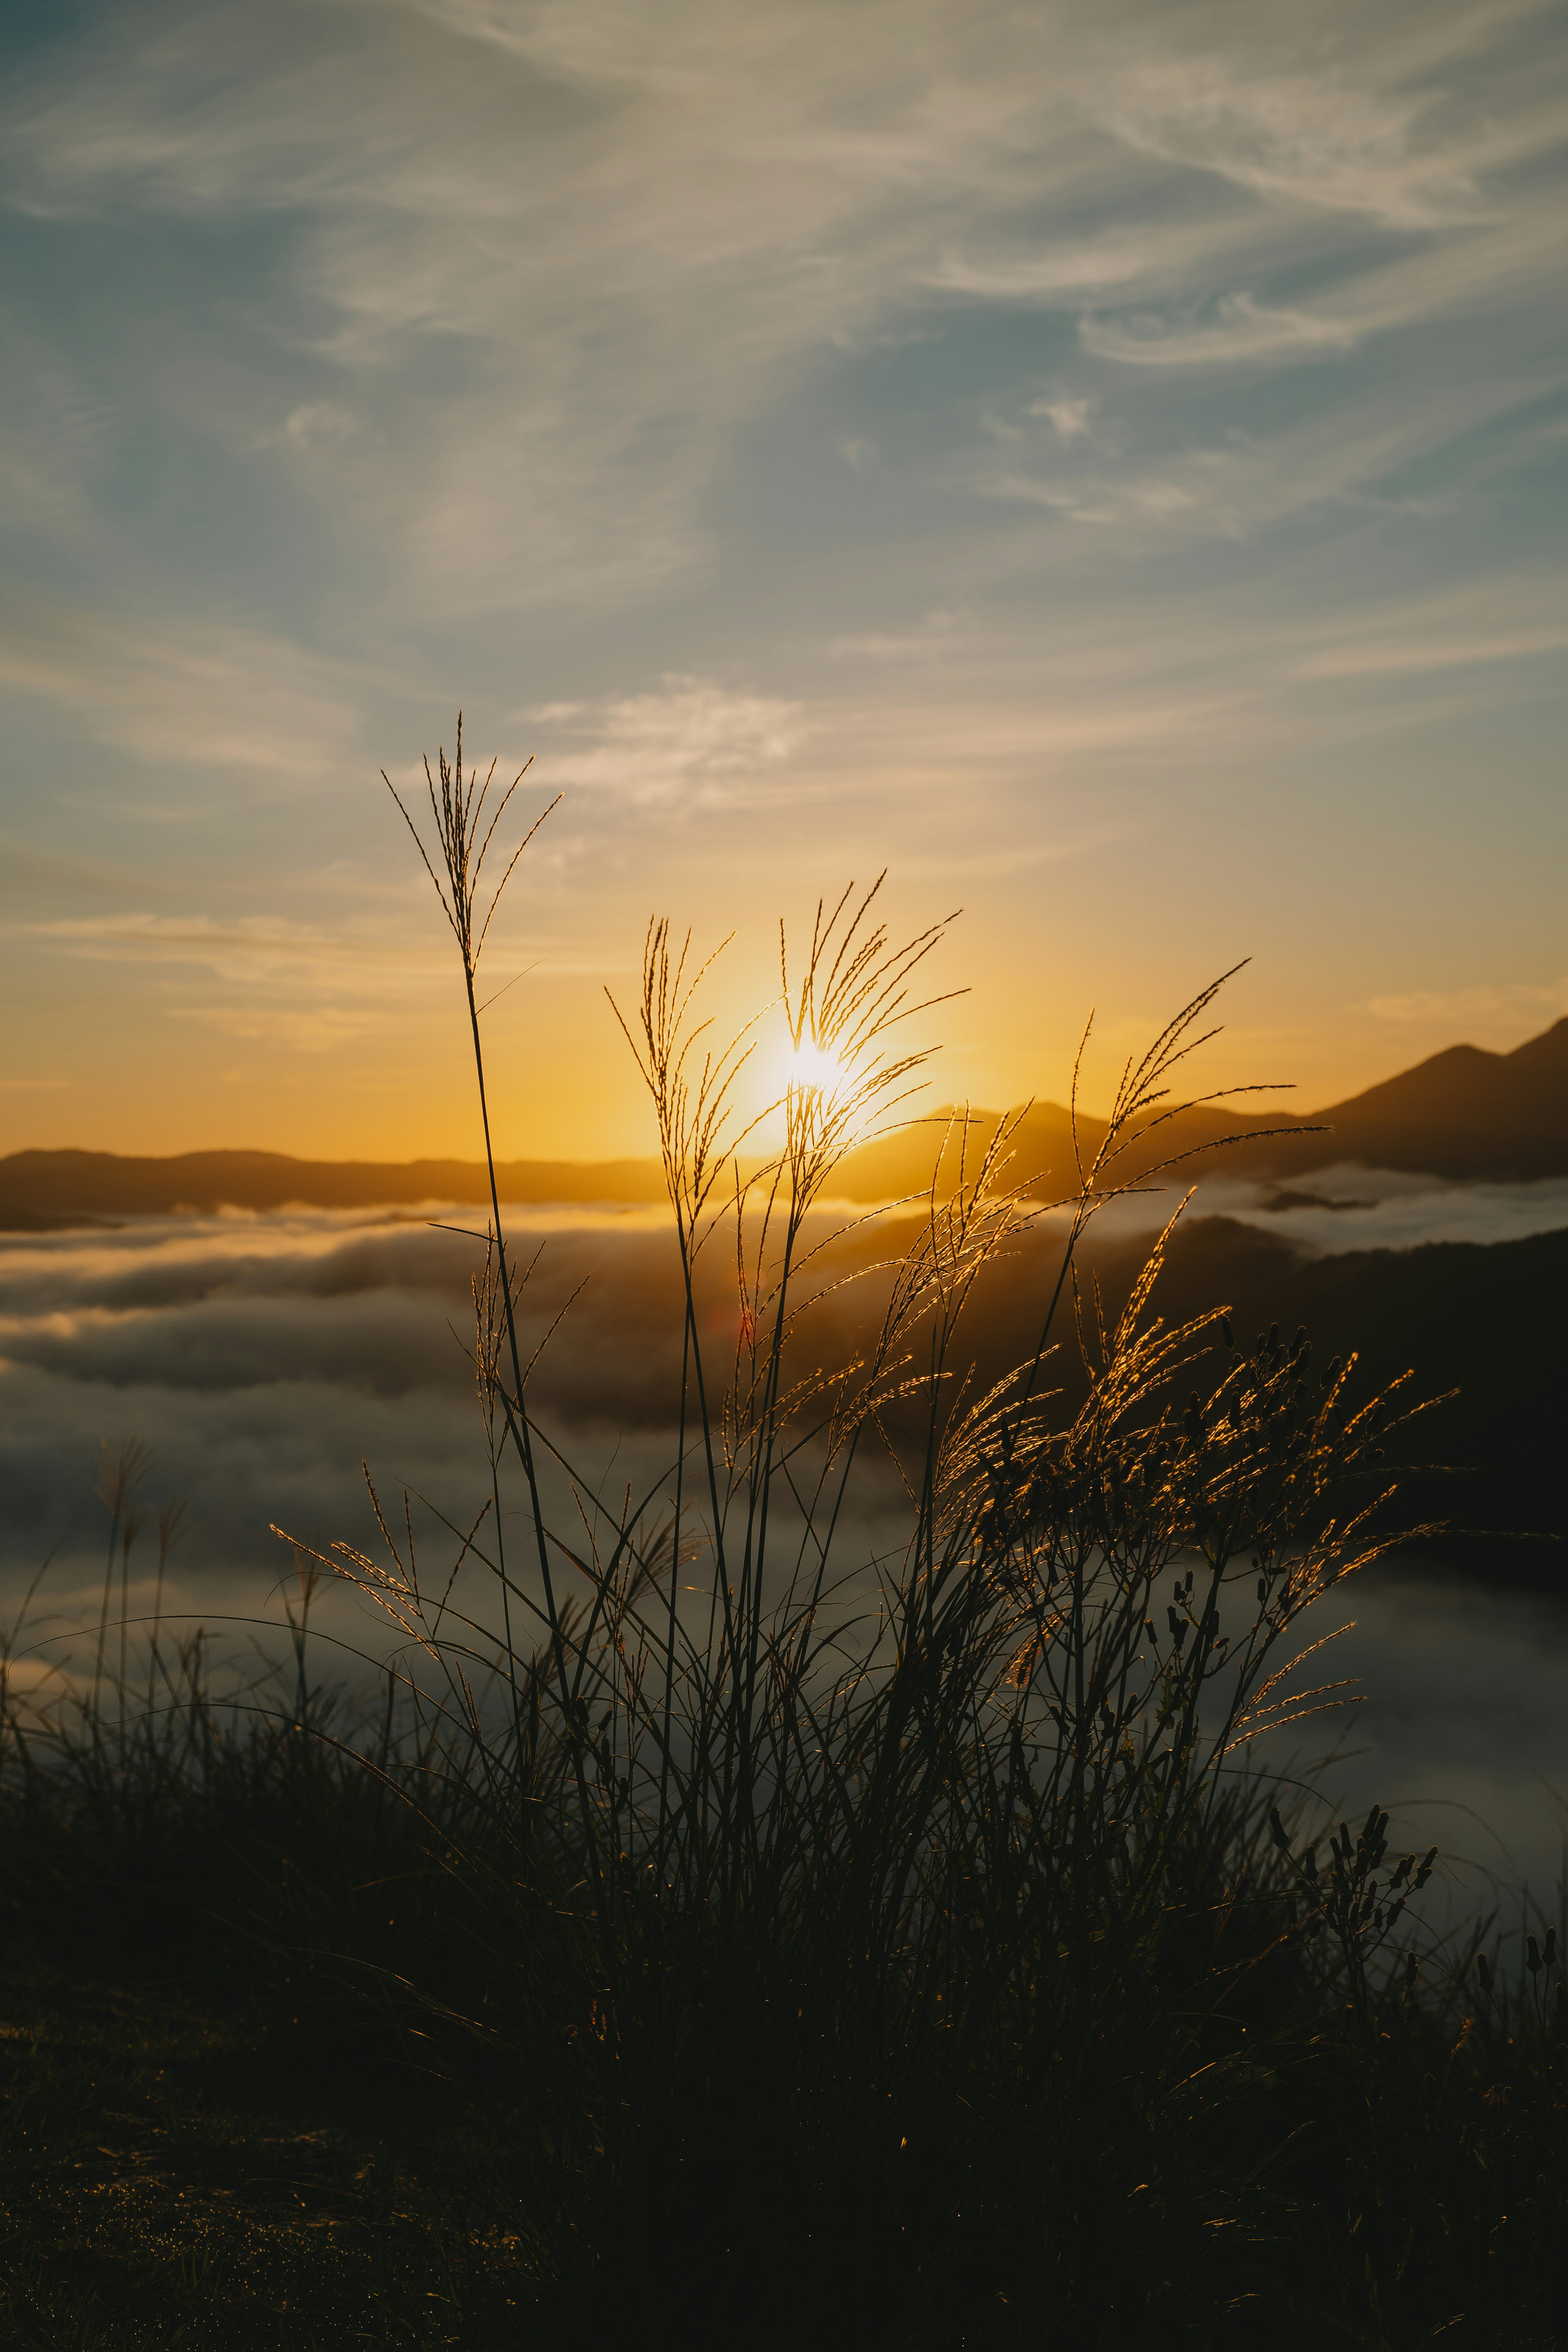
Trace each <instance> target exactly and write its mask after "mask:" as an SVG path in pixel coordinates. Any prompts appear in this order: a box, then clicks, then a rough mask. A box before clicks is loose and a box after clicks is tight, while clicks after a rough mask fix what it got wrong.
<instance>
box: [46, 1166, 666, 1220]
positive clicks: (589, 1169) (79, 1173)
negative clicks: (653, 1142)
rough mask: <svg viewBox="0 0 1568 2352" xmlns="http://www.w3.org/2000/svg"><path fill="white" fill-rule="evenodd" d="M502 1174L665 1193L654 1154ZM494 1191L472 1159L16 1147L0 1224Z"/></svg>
mask: <svg viewBox="0 0 1568 2352" xmlns="http://www.w3.org/2000/svg"><path fill="white" fill-rule="evenodd" d="M496 1173H497V1176H498V1178H499V1180H500V1192H501V1198H502V1199H503V1200H506V1201H659V1200H662V1199H663V1198H664V1181H663V1177H662V1175H661V1173H660V1171H659V1167H658V1161H657V1160H596V1161H595V1160H514V1161H509V1162H505V1163H503V1164H502V1165H501V1166H500V1167H499V1168H498V1169H497V1171H496ZM488 1200H489V1177H488V1176H487V1175H486V1173H485V1171H484V1168H483V1167H482V1165H481V1164H480V1163H479V1161H478V1160H385V1161H383V1160H291V1159H289V1157H288V1156H287V1154H286V1153H284V1152H281V1151H185V1152H181V1153H180V1154H178V1156H177V1157H175V1158H174V1159H170V1160H150V1159H149V1160H140V1159H128V1158H123V1157H121V1154H120V1153H118V1152H114V1151H14V1152H12V1153H11V1154H10V1156H9V1157H8V1158H6V1159H4V1160H0V1231H8V1232H12V1233H16V1232H37V1231H39V1230H44V1229H47V1228H48V1227H50V1226H58V1225H63V1224H71V1223H77V1222H83V1223H87V1222H91V1221H93V1220H95V1219H98V1218H100V1217H103V1216H116V1215H119V1216H135V1215H149V1214H151V1215H156V1214H160V1213H163V1214H167V1213H171V1212H173V1211H174V1210H178V1209H203V1210H213V1209H217V1208H233V1209H281V1208H286V1207H288V1206H289V1205H290V1204H292V1203H296V1202H298V1203H301V1204H303V1205H305V1206H308V1207H311V1208H323V1209H357V1208H369V1207H372V1206H375V1207H380V1206H382V1205H383V1204H391V1205H394V1206H396V1205H399V1204H402V1205H412V1204H414V1203H416V1202H421V1201H458V1202H473V1203H475V1204H476V1205H478V1204H482V1203H483V1202H486V1201H488Z"/></svg>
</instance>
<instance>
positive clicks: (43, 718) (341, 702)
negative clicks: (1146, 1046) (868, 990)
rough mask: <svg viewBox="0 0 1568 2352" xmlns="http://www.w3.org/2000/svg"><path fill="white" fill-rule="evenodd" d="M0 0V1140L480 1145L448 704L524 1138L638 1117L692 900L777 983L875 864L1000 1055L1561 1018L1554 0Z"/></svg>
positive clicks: (386, 1148)
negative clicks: (643, 1027)
mask: <svg viewBox="0 0 1568 2352" xmlns="http://www.w3.org/2000/svg"><path fill="white" fill-rule="evenodd" d="M0 24H3V27H4V36H3V37H4V58H3V62H4V84H3V86H4V91H5V96H4V100H3V101H0V120H3V124H4V129H3V135H0V166H3V177H0V191H3V195H4V201H5V208H6V209H5V237H4V246H3V259H0V268H3V271H4V279H3V284H4V294H3V310H0V320H3V327H4V333H5V365H4V369H3V371H0V507H3V510H4V518H5V544H4V555H3V559H0V599H3V604H4V610H3V614H0V693H3V694H4V696H5V731H4V737H3V739H0V740H3V742H4V747H5V751H4V805H3V807H0V832H3V836H4V838H3V841H0V850H3V853H4V855H3V866H4V876H5V882H4V899H3V902H0V925H3V928H0V957H3V959H4V963H5V971H4V973H3V974H0V978H3V980H4V985H5V998H6V1002H7V1004H8V1006H9V1007H10V1008H12V1018H11V1019H10V1020H8V1022H7V1024H6V1025H7V1032H8V1034H7V1043H6V1051H5V1065H4V1067H3V1068H0V1148H14V1147H16V1146H19V1145H23V1144H29V1143H62V1142H70V1143H83V1144H97V1145H100V1146H107V1147H110V1148H119V1149H139V1150H162V1149H185V1148H194V1147H195V1146H198V1145H201V1144H205V1143H212V1144H257V1145H268V1144H269V1145H272V1146H274V1147H276V1148H282V1149H289V1150H304V1151H321V1152H325V1153H332V1154H351V1153H355V1152H363V1153H365V1154H372V1153H374V1154H377V1155H380V1154H383V1153H384V1154H387V1155H389V1156H392V1155H395V1156H401V1155H403V1154H405V1153H411V1152H416V1151H424V1150H468V1149H470V1148H471V1146H472V1140H473V1139H472V1134H471V1124H472V1122H471V1118H470V1114H469V1111H468V1097H467V1090H466V1085H465V1081H464V1077H463V1073H462V1068H461V1063H460V1060H459V1059H458V1058H457V1052H458V1048H460V1045H461V1038H460V1034H458V1031H457V1030H456V1028H455V1027H454V1021H453V1016H454V1013H455V1011H456V1004H455V1001H454V993H453V988H452V983H451V978H450V974H449V972H448V971H447V965H446V961H445V958H444V956H443V952H442V943H441V937H440V934H439V932H438V930H437V920H436V912H435V908H434V905H433V903H432V902H430V901H429V900H428V898H427V897H426V895H423V894H422V891H421V887H420V885H421V881H422V877H420V876H419V875H418V873H417V871H416V870H414V869H411V866H410V860H409V857H408V856H407V855H405V851H406V846H407V845H406V843H405V841H403V840H401V839H400V838H399V831H400V829H399V828H398V827H397V826H396V825H395V824H389V822H388V813H387V810H386V809H385V808H384V806H383V805H382V803H381V802H380V801H378V799H377V794H380V793H381V792H382V788H381V786H380V784H379V782H378V781H377V775H376V772H377V770H378V768H380V767H382V766H383V765H384V766H385V767H387V768H388V769H389V770H390V771H391V772H392V773H393V774H394V776H395V777H399V778H403V777H405V776H407V775H408V774H409V773H410V772H411V769H412V767H413V764H414V763H415V762H416V760H417V756H418V754H419V753H420V752H421V751H424V750H426V749H428V750H431V751H433V750H434V748H435V746H436V744H437V741H438V740H445V741H447V743H448V745H449V744H450V740H451V730H452V719H453V714H454V712H455V710H456V708H457V706H458V703H459V702H461V703H462V704H463V706H464V707H465V709H466V710H467V712H468V740H469V743H470V745H471V746H472V747H473V748H474V749H476V750H479V751H483V753H484V754H485V756H486V758H487V759H488V757H489V754H490V753H491V752H492V751H493V752H496V753H498V754H499V755H500V758H501V760H502V761H503V764H504V763H505V762H507V761H511V762H513V763H515V764H517V765H521V761H522V760H523V759H524V758H526V757H527V756H528V755H529V753H531V752H532V753H534V754H535V755H536V765H535V769H534V772H533V776H532V777H531V779H530V781H529V785H528V786H525V788H524V791H525V794H526V793H527V792H528V791H530V790H531V786H532V783H533V782H534V779H535V778H536V779H537V780H538V782H539V785H540V788H541V789H540V792H539V793H538V795H537V796H536V798H535V800H534V801H533V802H532V803H531V804H530V805H531V806H535V805H538V804H539V803H541V802H542V800H543V799H546V798H548V797H549V796H550V795H551V794H552V793H554V792H555V791H556V790H558V789H559V790H561V791H563V793H564V795H565V797H564V800H563V805H562V807H561V809H560V810H559V811H558V813H557V814H556V815H555V816H554V817H552V820H551V823H550V825H549V826H548V827H547V829H546V832H545V834H544V835H542V839H541V844H540V846H539V848H538V850H537V851H536V852H531V853H530V862H529V864H528V866H527V867H526V868H525V869H524V870H523V872H522V874H521V876H520V883H521V887H520V888H519V890H518V894H517V896H516V898H515V899H514V900H513V902H512V905H511V908H510V914H509V917H508V919H507V928H506V929H505V930H504V932H503V935H502V936H501V938H500V940H499V941H498V943H497V947H496V950H495V962H494V969H495V971H496V974H497V978H498V982H499V981H500V980H501V979H506V978H510V976H511V975H512V973H513V972H515V971H526V977H525V978H524V979H523V980H522V981H521V982H520V983H519V984H518V985H517V986H516V987H514V988H513V989H512V990H511V991H510V993H509V995H508V997H507V998H506V999H505V1001H504V1003H502V1004H500V1005H498V1007H497V1008H496V1011H495V1013H494V1015H493V1016H492V1019H493V1022H494V1051H495V1055H496V1057H497V1067H498V1071H499V1072H500V1077H501V1081H502V1083H501V1089H500V1090H501V1095H502V1134H501V1141H502V1144H503V1148H505V1149H507V1150H515V1151H518V1152H527V1151H531V1150H532V1151H540V1152H556V1151H582V1152H588V1153H592V1152H595V1151H614V1150H622V1149H626V1148H637V1145H638V1144H639V1142H640V1141H641V1136H640V1131H639V1129H638V1126H637V1102H636V1094H635V1086H634V1081H633V1080H632V1078H631V1076H630V1075H629V1073H628V1071H627V1070H626V1067H625V1065H624V1062H623V1060H622V1059H621V1058H620V1057H619V1056H618V1055H617V1053H616V1042H615V1037H614V1033H613V1030H612V1028H611V1026H610V1024H609V1020H608V1015H607V1012H606V1011H605V1007H604V1004H603V998H602V987H603V984H604V983H605V982H606V981H608V982H610V983H611V984H612V985H615V986H617V987H621V988H625V987H626V985H627V983H628V982H629V981H630V979H631V977H632V973H633V968H634V966H635V962H636V957H637V947H638V943H639V942H640V939H641V935H642V929H643V925H644V923H645V921H646V919H647V914H648V913H649V911H650V910H653V909H655V908H657V909H658V911H660V912H664V911H668V912H669V913H671V914H672V915H673V916H674V917H675V918H676V919H677V920H678V921H679V922H681V923H684V922H686V921H687V920H689V921H691V922H692V923H693V924H694V925H695V926H696V929H697V930H698V932H699V934H700V936H701V937H702V938H704V939H707V938H710V937H711V936H716V935H719V934H721V933H722V932H724V931H727V930H729V929H731V927H732V926H739V927H740V930H741V938H740V940H738V942H737V946H736V948H735V949H734V950H731V955H730V957H729V959H728V963H727V966H726V968H725V969H726V972H727V977H726V978H725V979H724V980H723V981H722V982H721V988H720V992H719V994H720V1002H721V1009H723V1010H726V1011H729V1010H735V1011H739V1010H740V1009H741V1008H742V1007H743V1006H745V1007H749V1003H750V1000H751V998H752V996H753V995H754V994H756V993H758V992H762V993H765V992H766V991H767V988H768V985H769V958H770V953H771V949H770V941H771V940H772V939H773V937H774V935H775V934H774V927H775V926H776V922H777V919H778V918H779V916H780V915H781V913H782V914H787V915H789V916H790V917H791V918H792V919H795V918H798V917H799V916H800V915H801V914H802V913H803V911H804V910H805V909H806V908H807V907H808V906H809V904H810V903H811V901H812V900H813V899H814V898H815V897H816V892H817V890H818V889H819V888H830V889H834V890H836V889H837V887H840V886H841V884H842V882H843V881H844V880H846V879H847V878H848V877H850V876H852V875H853V876H858V877H861V878H866V877H869V876H870V875H871V874H874V873H875V872H876V871H877V870H878V869H879V868H880V867H881V866H889V868H890V875H889V885H888V889H889V899H890V904H891V907H892V909H893V914H894V918H895V919H897V920H900V921H907V922H908V924H909V925H910V928H911V929H912V928H917V927H919V926H920V925H921V924H923V922H924V921H926V920H927V919H930V918H931V916H932V915H935V914H941V913H945V912H946V911H947V909H948V908H950V907H951V906H953V905H956V904H960V903H962V905H963V908H964V909H965V912H964V916H963V921H962V923H961V925H960V926H959V927H958V929H957V932H956V934H955V938H954V941H953V945H952V948H951V950H948V951H947V965H946V972H947V976H948V978H949V980H950V981H951V982H954V983H956V982H959V981H967V982H970V983H971V984H972V993H971V994H970V995H969V996H968V997H966V998H965V999H963V1001H962V1003H959V1004H958V1005H956V1006H954V1007H952V1008H949V1009H948V1010H947V1012H946V1013H944V1016H943V1020H942V1024H941V1025H942V1029H943V1031H944V1034H946V1036H947V1039H948V1044H947V1046H946V1049H945V1054H944V1057H943V1062H942V1078H941V1090H942V1091H943V1092H944V1093H954V1094H956V1093H968V1094H970V1095H972V1096H973V1097H974V1098H975V1099H977V1100H983V1101H986V1102H991V1103H994V1102H998V1101H1001V1100H1004V1099H1016V1098H1017V1097H1021V1096H1023V1095H1025V1094H1026V1093H1029V1092H1031V1091H1040V1092H1044V1093H1047V1094H1059V1093H1060V1092H1061V1091H1062V1089H1063V1088H1064V1087H1065V1085H1066V1082H1067V1074H1068V1068H1069V1066H1070V1059H1071V1050H1072V1044H1073V1041H1074V1038H1075V1036H1076V1032H1077V1029H1078V1027H1079V1024H1080V1023H1081V1020H1082V1018H1083V1016H1084V1014H1085V1013H1087V1011H1088V1009H1089V1005H1090V1004H1091V1003H1094V1004H1096V1005H1098V1007H1099V1008H1100V1035H1101V1038H1102V1040H1103V1056H1104V1059H1103V1060H1102V1062H1100V1063H1097V1064H1096V1065H1095V1069H1096V1072H1097V1073H1098V1074H1100V1076H1101V1079H1102V1077H1103V1072H1104V1070H1105V1069H1108V1068H1109V1066H1110V1060H1111V1059H1113V1058H1114V1055H1115V1054H1116V1053H1117V1052H1118V1051H1119V1050H1120V1049H1121V1048H1123V1047H1124V1046H1125V1045H1127V1044H1128V1043H1130V1042H1131V1040H1132V1039H1133V1038H1134V1036H1136V1035H1137V1034H1140V1033H1141V1032H1142V1030H1143V1029H1144V1028H1146V1027H1147V1026H1148V1025H1149V1024H1151V1023H1153V1022H1157V1020H1158V1019H1159V1018H1160V1017H1162V1016H1163V1013H1165V1012H1166V1011H1167V1010H1168V1009H1170V1007H1171V1006H1172V1005H1173V1003H1175V1002H1177V1001H1179V1000H1180V999H1181V998H1182V997H1183V996H1184V994H1186V993H1187V992H1189V991H1190V990H1191V989H1192V988H1195V987H1196V986H1197V985H1198V984H1200V983H1201V982H1203V981H1205V980H1206V979H1207V978H1208V977H1210V976H1211V975H1212V973H1213V972H1214V971H1216V970H1218V969H1220V968H1222V967H1223V966H1226V965H1227V964H1229V963H1232V962H1234V961H1237V958H1239V957H1241V956H1244V955H1250V956H1251V957H1252V958H1253V959H1254V961H1253V962H1252V964H1251V965H1250V966H1249V968H1248V971H1247V973H1246V974H1245V975H1244V977H1243V978H1242V979H1241V980H1240V981H1239V982H1237V984H1236V987H1235V989H1234V991H1233V1000H1232V1005H1231V1012H1230V1020H1231V1027H1230V1030H1229V1032H1228V1034H1227V1038H1226V1044H1225V1049H1224V1055H1223V1062H1222V1064H1221V1065H1216V1068H1221V1067H1222V1068H1223V1071H1224V1074H1225V1075H1228V1076H1237V1077H1268V1078H1272V1077H1279V1076H1291V1077H1295V1078H1296V1079H1298V1080H1299V1081H1300V1087H1301V1100H1302V1101H1303V1102H1304V1103H1308V1104H1312V1103H1317V1102H1321V1101H1323V1100H1326V1099H1330V1098H1331V1097H1334V1096H1336V1095H1338V1094H1342V1093H1344V1092H1347V1091H1349V1090H1350V1089H1351V1088H1352V1087H1354V1086H1357V1085H1361V1084H1364V1083H1367V1082H1370V1081H1371V1080H1373V1078H1375V1077H1378V1076H1383V1075H1385V1074H1386V1073H1388V1072H1389V1071H1391V1070H1393V1069H1395V1068H1398V1067H1401V1066H1405V1065H1406V1064H1408V1063H1409V1062H1410V1061H1412V1060H1414V1059H1415V1058H1417V1057H1418V1056H1419V1055H1422V1054H1424V1053H1426V1052H1430V1051H1432V1050H1434V1049H1435V1048H1436V1047H1437V1046H1439V1045H1445V1044H1447V1043H1449V1042H1451V1041H1452V1040H1453V1039H1454V1038H1456V1037H1458V1036H1467V1037H1470V1038H1472V1039H1473V1040H1474V1041H1475V1042H1477V1043H1479V1044H1483V1045H1494V1046H1506V1045H1513V1044H1515V1043H1518V1042H1519V1041H1520V1040H1521V1039H1522V1038H1523V1037H1525V1036H1527V1035H1529V1034H1533V1033H1534V1032H1535V1031H1537V1030H1539V1029H1541V1028H1542V1027H1544V1026H1545V1025H1546V1024H1547V1023H1548V1022H1549V1021H1551V1020H1552V1019H1553V1018H1555V1017H1557V1016H1558V1015H1559V1014H1560V1013H1563V1012H1568V947H1565V945H1564V940H1563V916H1562V911H1561V910H1562V904H1563V880H1564V856H1563V850H1564V831H1565V827H1564V805H1565V793H1564V786H1563V699H1564V696H1563V678H1564V662H1563V654H1564V649H1565V648H1568V596H1565V594H1564V572H1565V561H1564V549H1565V547H1568V539H1565V535H1564V530H1563V523H1564V515H1563V478H1564V471H1565V467H1568V341H1565V336H1564V307H1565V305H1564V289H1565V273H1564V269H1563V252H1564V248H1565V242H1568V240H1565V235H1564V232H1565V229H1568V204H1565V201H1564V172H1563V140H1564V134H1565V133H1568V38H1565V35H1568V13H1565V11H1564V9H1563V7H1562V6H1555V7H1543V6H1540V5H1513V0H1500V5H1476V6H1452V5H1420V6H1407V5H1378V6H1376V7H1372V8H1369V7H1367V6H1365V5H1359V6H1352V5H1321V0H1304V5H1293V6H1289V7H1286V6H1279V7H1276V6H1271V5H1259V4H1258V0H1247V5H1233V6H1224V7H1220V6H1186V7H1184V6H1172V5H1147V0H1144V5H1121V6H1119V5H1102V4H1101V5H1094V6H1092V7H1090V6H1088V5H1079V6H1051V5H1038V6H1024V7H1019V6H994V5H985V0H961V5H950V0H894V4H893V5H882V0H864V5H853V6H849V7H845V6H843V5H837V6H832V7H830V6H828V5H819V0H765V5H764V0H750V5H733V4H732V5H728V6H722V5H715V0H667V4H666V5H647V0H565V4H564V5H553V4H552V5H545V0H532V4H531V5H525V4H524V0H425V5H398V0H312V5H287V0H284V5H269V6H268V7H267V8H265V9H262V8H258V7H256V6H254V5H250V6H236V7H228V6H225V5H214V0H204V5H199V6H195V7H191V6H160V5H153V4H152V0H138V5H135V6H120V7H108V8H103V7H95V6H91V5H87V6H80V7H75V8H42V7H39V6H37V5H31V6H26V7H22V6H19V5H16V0H10V5H8V6H7V7H6V8H5V11H4V15H3V17H0ZM383 798H384V795H383ZM426 890H427V886H426Z"/></svg>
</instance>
